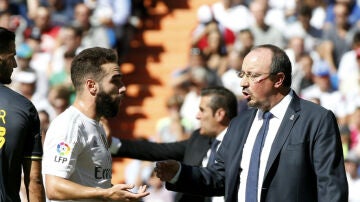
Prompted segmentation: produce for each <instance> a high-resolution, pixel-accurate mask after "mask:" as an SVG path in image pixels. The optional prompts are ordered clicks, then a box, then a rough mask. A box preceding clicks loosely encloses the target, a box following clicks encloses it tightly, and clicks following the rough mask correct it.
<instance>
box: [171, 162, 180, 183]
mask: <svg viewBox="0 0 360 202" xmlns="http://www.w3.org/2000/svg"><path fill="white" fill-rule="evenodd" d="M177 163H178V164H179V170H178V171H177V172H176V174H175V176H174V177H173V178H172V179H171V180H170V181H169V183H171V184H175V183H176V182H177V181H178V180H179V176H180V172H181V163H180V162H177Z"/></svg>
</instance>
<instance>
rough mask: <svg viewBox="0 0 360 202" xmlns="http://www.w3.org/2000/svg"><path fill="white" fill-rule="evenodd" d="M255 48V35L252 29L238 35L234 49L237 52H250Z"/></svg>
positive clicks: (242, 31) (241, 31)
mask: <svg viewBox="0 0 360 202" xmlns="http://www.w3.org/2000/svg"><path fill="white" fill-rule="evenodd" d="M252 47H254V35H253V33H252V32H251V30H250V29H243V30H240V32H239V33H238V34H237V35H236V41H235V44H234V49H235V50H237V51H248V50H250V49H251V48H252Z"/></svg>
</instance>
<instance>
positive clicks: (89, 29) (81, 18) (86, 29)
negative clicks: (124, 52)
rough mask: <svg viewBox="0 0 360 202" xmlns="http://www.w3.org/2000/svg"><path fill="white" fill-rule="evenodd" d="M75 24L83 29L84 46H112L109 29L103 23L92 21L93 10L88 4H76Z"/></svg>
mask: <svg viewBox="0 0 360 202" xmlns="http://www.w3.org/2000/svg"><path fill="white" fill-rule="evenodd" d="M73 25H74V26H77V27H80V28H81V29H82V30H83V38H82V42H81V44H82V46H83V47H84V48H90V47H95V46H99V47H103V48H110V47H111V44H110V40H109V35H108V33H107V30H106V28H105V27H104V26H102V25H93V24H92V23H91V10H90V8H89V7H87V6H86V4H83V3H80V4H77V5H76V6H75V10H74V21H73Z"/></svg>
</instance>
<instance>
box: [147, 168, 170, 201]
mask: <svg viewBox="0 0 360 202" xmlns="http://www.w3.org/2000/svg"><path fill="white" fill-rule="evenodd" d="M146 184H147V185H148V192H150V195H149V196H147V197H145V198H144V202H174V192H171V191H168V190H167V189H166V188H165V182H163V181H161V180H160V179H159V178H158V177H156V174H155V171H153V172H152V173H151V175H150V177H149V179H148V180H147V183H146Z"/></svg>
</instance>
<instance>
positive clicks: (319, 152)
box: [155, 45, 348, 202]
mask: <svg viewBox="0 0 360 202" xmlns="http://www.w3.org/2000/svg"><path fill="white" fill-rule="evenodd" d="M238 75H239V77H240V78H243V79H242V82H241V86H242V87H243V94H244V96H245V99H247V100H248V106H250V107H251V108H249V109H248V110H247V111H244V112H243V113H242V114H241V116H237V117H236V118H234V119H233V120H232V122H231V123H230V125H229V128H228V130H227V132H226V134H225V137H224V140H223V142H222V144H221V146H220V148H219V150H218V152H217V154H216V163H215V164H214V166H212V167H210V168H209V167H207V168H200V167H194V166H188V165H185V164H180V163H178V162H176V161H173V160H169V161H162V162H158V163H157V165H156V167H155V171H156V172H157V176H158V177H160V178H161V179H162V180H164V181H167V182H171V183H167V188H168V189H171V190H177V191H181V192H186V193H194V194H195V193H196V194H203V195H207V196H211V195H221V194H225V199H226V201H227V202H234V201H241V202H242V201H246V202H249V201H256V202H258V201H262V202H265V201H266V202H268V201H289V202H290V201H326V202H329V201H338V202H344V201H347V200H348V185H347V181H346V176H345V170H344V160H343V153H342V148H341V141H340V134H339V129H338V126H337V122H336V117H335V116H334V114H333V113H332V112H331V111H329V110H326V109H324V108H323V107H321V106H319V105H316V104H314V103H311V102H309V101H305V100H303V99H300V98H299V97H298V96H297V95H296V94H295V92H294V91H293V90H291V88H290V86H291V63H290V61H289V58H288V57H287V56H286V54H285V52H284V51H283V50H281V49H279V48H278V47H276V46H273V45H260V46H257V47H255V48H254V49H252V50H251V51H250V53H249V54H248V55H247V56H246V57H245V59H244V62H243V65H242V70H241V71H240V72H239V73H238ZM269 112H270V113H269ZM263 114H269V115H271V116H270V117H269V118H266V117H265V120H267V121H265V122H268V120H269V123H268V130H267V131H268V132H265V133H263V134H267V136H266V138H265V140H264V144H263V149H262V152H261V151H260V152H258V153H260V154H261V155H260V154H259V155H258V156H260V160H259V159H258V162H257V163H259V165H257V166H254V167H250V166H252V165H253V161H252V160H253V159H255V157H254V156H255V155H253V154H252V150H255V149H256V148H261V147H260V146H259V147H256V146H254V144H255V143H257V141H255V139H257V133H258V131H259V129H260V128H261V125H263V120H264V119H263V118H262V115H263ZM265 131H266V130H265ZM254 170H259V171H258V172H257V173H256V174H253V173H252V172H253V171H254ZM248 174H249V176H248ZM254 177H256V178H255V179H257V180H254V181H256V183H257V185H256V184H253V183H249V182H248V181H250V179H254ZM257 177H258V178H257ZM251 187H253V189H252V190H249V188H251ZM256 191H258V192H257V193H256ZM248 197H252V198H253V199H252V200H249V199H248Z"/></svg>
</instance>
